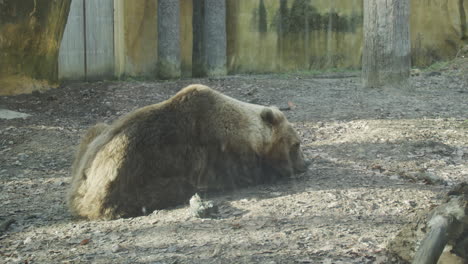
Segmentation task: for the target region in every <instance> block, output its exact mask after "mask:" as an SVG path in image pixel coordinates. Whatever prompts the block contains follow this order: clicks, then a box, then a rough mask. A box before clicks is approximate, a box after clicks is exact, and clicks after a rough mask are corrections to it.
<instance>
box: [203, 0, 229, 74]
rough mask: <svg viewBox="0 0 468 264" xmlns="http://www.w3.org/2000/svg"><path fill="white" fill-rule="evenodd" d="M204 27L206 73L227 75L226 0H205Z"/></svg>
mask: <svg viewBox="0 0 468 264" xmlns="http://www.w3.org/2000/svg"><path fill="white" fill-rule="evenodd" d="M204 27H205V29H204V34H205V37H204V41H205V45H204V46H205V52H204V53H205V57H206V74H207V75H208V76H222V75H226V73H227V69H226V60H227V59H226V0H205V26H204Z"/></svg>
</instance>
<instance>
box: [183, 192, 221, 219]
mask: <svg viewBox="0 0 468 264" xmlns="http://www.w3.org/2000/svg"><path fill="white" fill-rule="evenodd" d="M190 212H191V214H192V215H193V216H195V217H199V218H210V217H216V216H217V215H218V206H217V205H214V204H213V201H203V200H202V199H201V198H200V196H199V195H198V194H197V193H196V194H195V195H194V196H192V198H190Z"/></svg>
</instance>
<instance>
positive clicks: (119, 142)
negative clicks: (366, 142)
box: [68, 85, 307, 219]
mask: <svg viewBox="0 0 468 264" xmlns="http://www.w3.org/2000/svg"><path fill="white" fill-rule="evenodd" d="M306 168H307V165H306V163H305V162H304V158H303V155H302V150H301V147H300V139H299V136H298V135H297V133H296V132H295V131H294V129H293V128H292V126H291V124H290V123H289V122H288V121H287V119H286V117H285V116H284V114H283V113H282V112H280V111H279V110H278V109H277V108H274V107H265V106H260V105H254V104H249V103H244V102H241V101H238V100H236V99H233V98H231V97H228V96H226V95H223V94H221V93H219V92H217V91H214V90H212V89H210V88H209V87H207V86H203V85H190V86H188V87H186V88H184V89H182V90H181V91H179V92H178V93H177V94H176V95H175V96H174V97H172V98H170V99H168V100H166V101H164V102H161V103H159V104H154V105H149V106H146V107H143V108H140V109H137V110H135V111H134V112H132V113H129V114H127V115H125V116H123V117H121V118H120V119H118V120H116V121H115V122H114V123H113V124H112V125H105V124H98V125H96V126H94V127H93V128H91V129H90V130H89V131H88V133H87V134H86V135H85V136H84V138H83V140H82V142H81V145H80V147H79V150H78V152H77V155H76V159H75V161H74V163H73V168H72V183H71V188H70V191H69V194H68V204H69V207H70V210H71V212H72V213H73V214H74V215H77V216H81V217H85V218H88V219H114V218H119V217H131V216H138V215H142V214H144V213H145V212H152V211H153V210H156V209H163V208H167V207H171V206H175V205H180V204H183V203H186V202H188V200H189V198H190V197H191V196H192V195H193V194H194V193H195V192H197V191H210V190H225V189H232V188H236V187H241V186H247V185H254V184H258V183H264V182H269V181H271V180H274V179H277V178H284V177H288V176H290V175H292V174H293V173H299V172H304V171H305V170H306Z"/></svg>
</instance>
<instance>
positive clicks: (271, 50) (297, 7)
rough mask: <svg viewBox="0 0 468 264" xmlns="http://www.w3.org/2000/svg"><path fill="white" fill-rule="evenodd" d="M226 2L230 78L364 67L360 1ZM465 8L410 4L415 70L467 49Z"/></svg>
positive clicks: (422, 0)
mask: <svg viewBox="0 0 468 264" xmlns="http://www.w3.org/2000/svg"><path fill="white" fill-rule="evenodd" d="M227 1H228V18H227V21H228V23H227V25H228V67H229V72H231V73H238V72H278V71H294V70H311V69H329V68H344V69H347V68H354V69H358V68H360V67H361V55H362V43H363V32H362V17H363V16H362V15H363V5H362V1H361V0H227ZM466 2H467V1H466V0H464V1H458V0H457V1H451V0H411V42H412V62H413V65H414V66H416V67H423V66H427V65H430V64H431V63H433V62H435V61H439V60H448V59H451V58H453V57H454V56H455V55H456V53H457V51H458V49H459V48H460V47H461V46H463V45H466V44H467V40H466V39H465V40H462V36H463V34H462V25H463V24H465V25H466V19H465V20H463V16H461V15H460V14H461V13H462V12H461V11H463V12H465V13H467V12H468V9H467V8H468V3H466ZM460 3H465V4H464V5H463V6H460Z"/></svg>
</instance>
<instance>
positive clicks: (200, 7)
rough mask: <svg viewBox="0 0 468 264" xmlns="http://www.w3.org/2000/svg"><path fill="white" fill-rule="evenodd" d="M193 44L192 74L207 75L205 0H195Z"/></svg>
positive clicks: (196, 75)
mask: <svg viewBox="0 0 468 264" xmlns="http://www.w3.org/2000/svg"><path fill="white" fill-rule="evenodd" d="M192 19H193V20H192V29H193V46H192V76H193V77H203V76H206V70H205V53H204V52H205V49H204V46H203V45H204V41H203V38H204V36H205V33H204V32H205V31H204V19H205V0H193V17H192Z"/></svg>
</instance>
